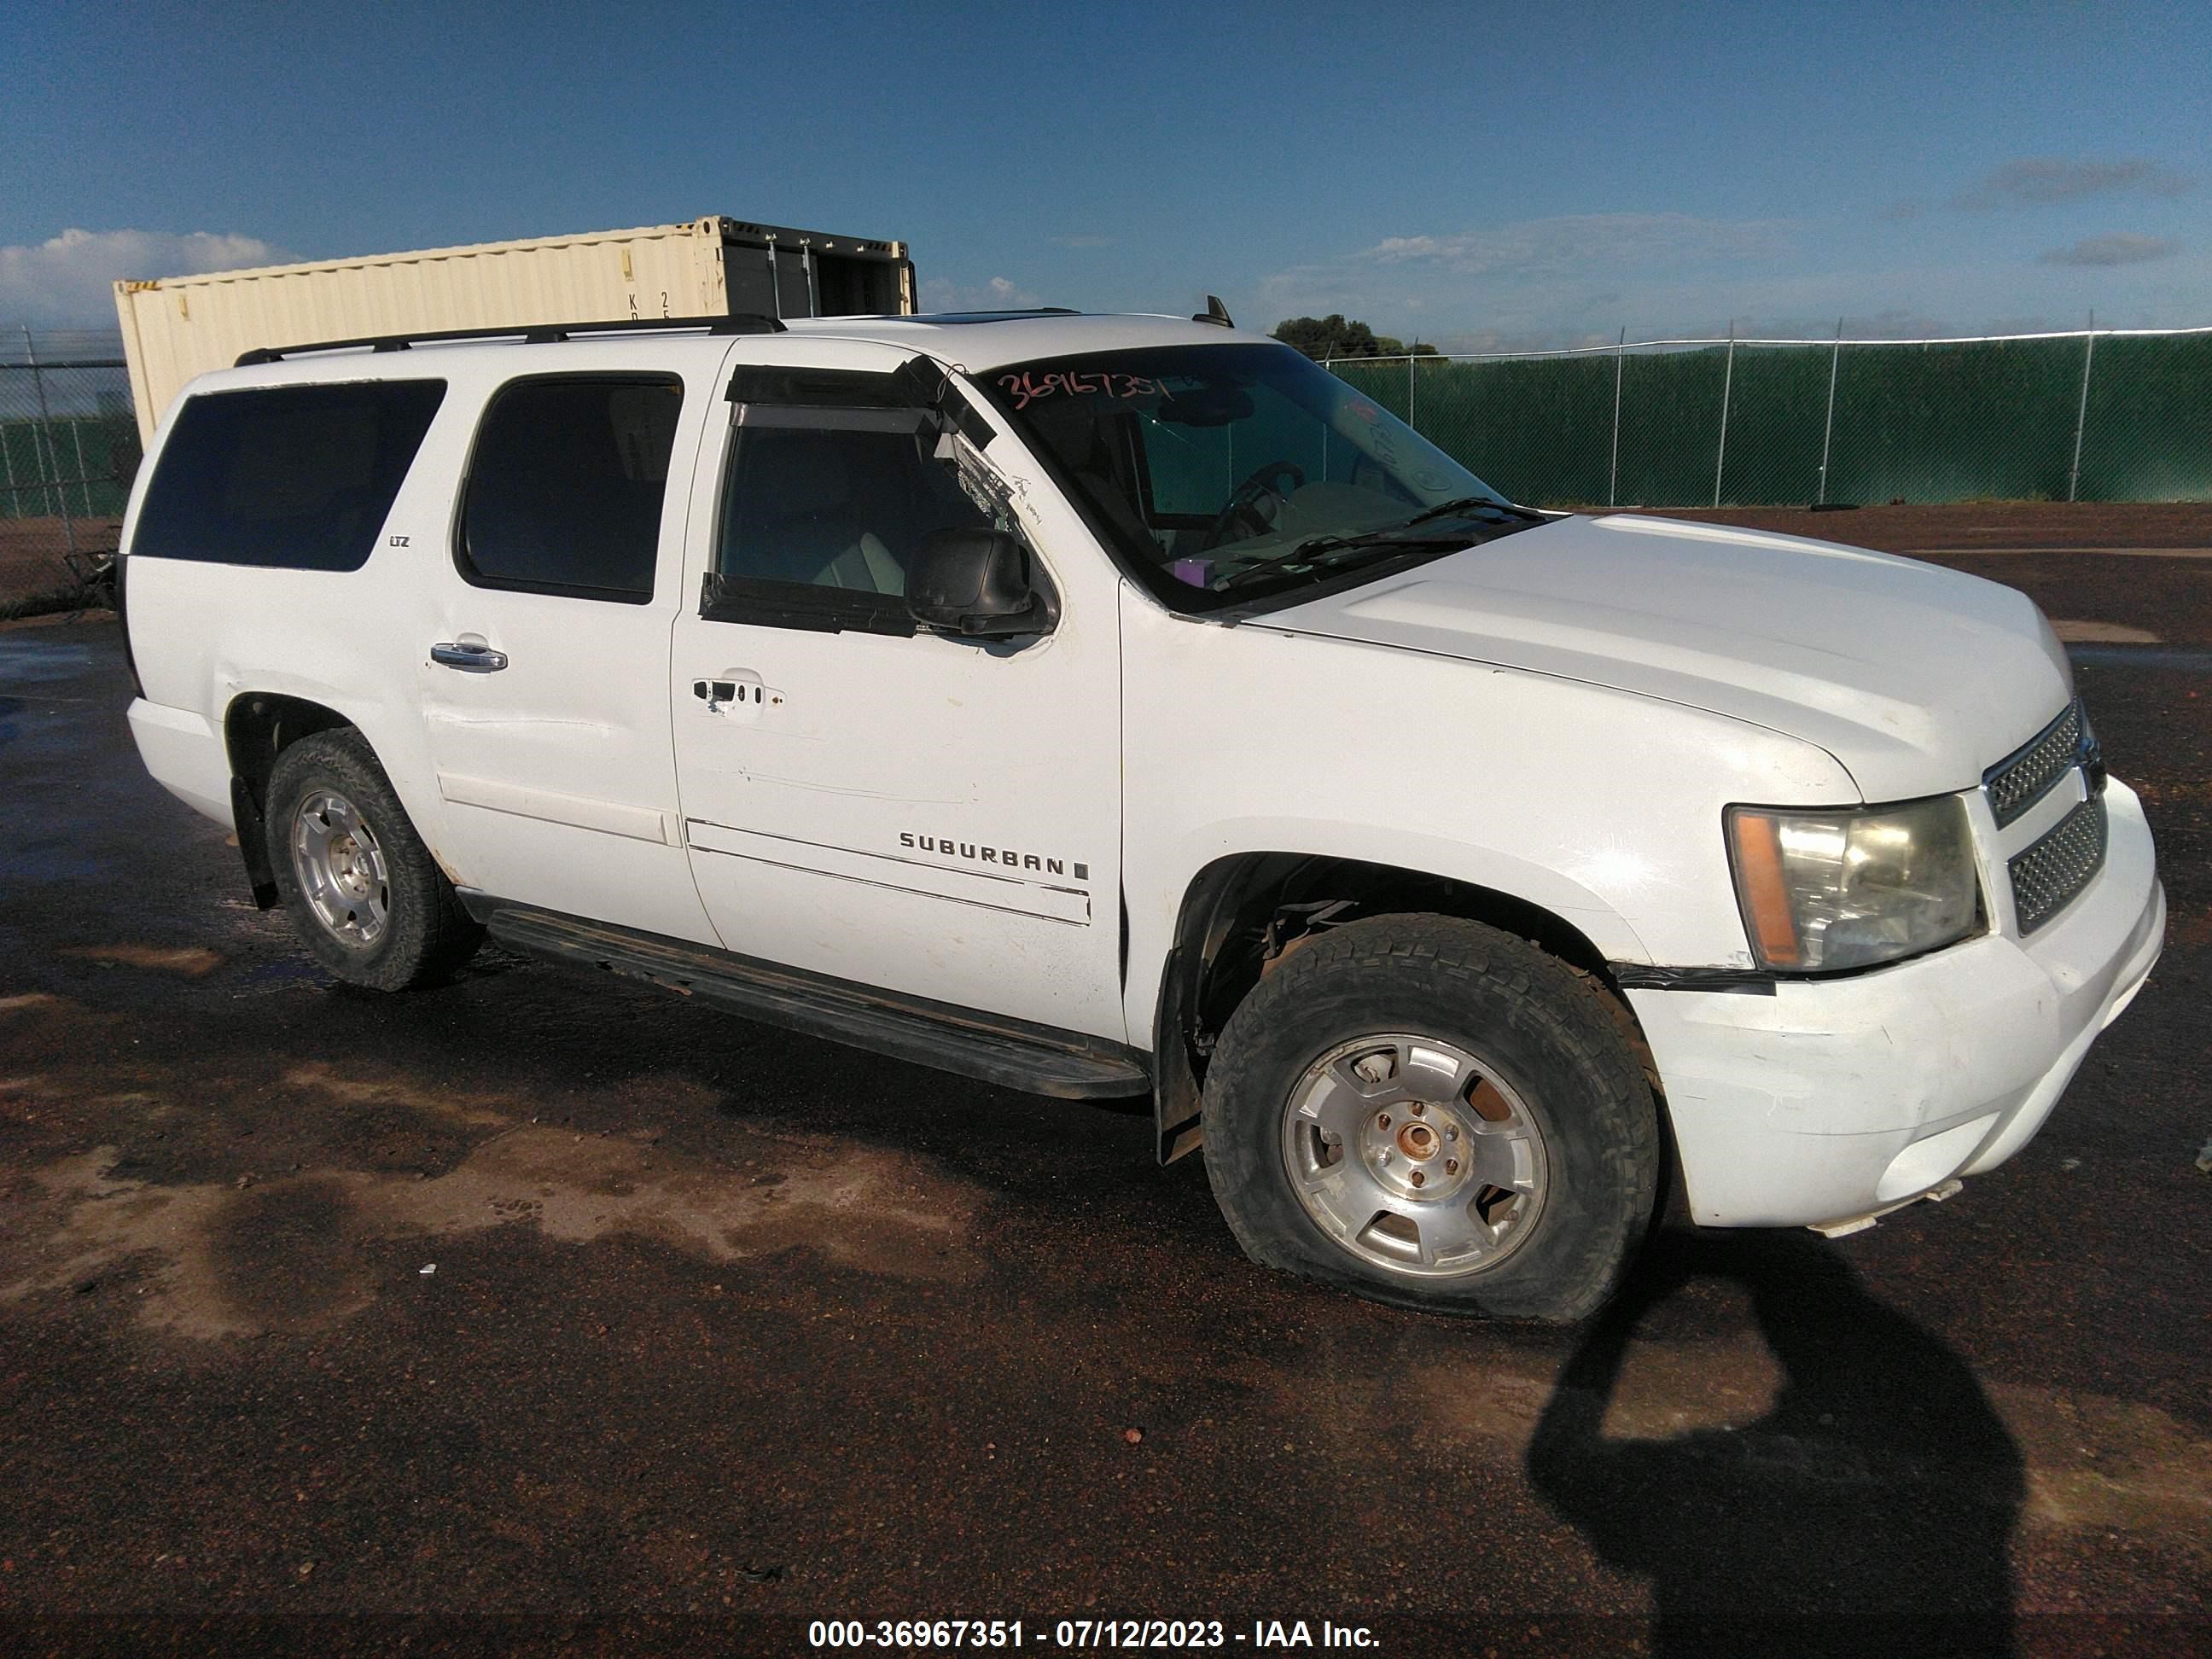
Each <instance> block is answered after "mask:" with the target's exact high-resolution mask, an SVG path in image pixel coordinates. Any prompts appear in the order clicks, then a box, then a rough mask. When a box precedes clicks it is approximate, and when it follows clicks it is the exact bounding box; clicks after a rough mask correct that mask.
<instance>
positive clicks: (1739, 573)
mask: <svg viewBox="0 0 2212 1659" xmlns="http://www.w3.org/2000/svg"><path fill="white" fill-rule="evenodd" d="M1254 625H1256V626H1261V627H1268V628H1280V629H1289V630H1291V632H1294V633H1300V634H1309V635H1322V636H1326V637H1331V638H1337V639H1347V640H1362V641H1368V642H1370V643H1372V644H1376V645H1386V646H1395V647H1400V648H1401V649H1406V650H1414V651H1425V652H1431V653H1437V654H1439V655H1443V656H1450V657H1460V658H1464V659H1467V660H1468V661H1470V662H1481V663H1492V664H1496V665H1500V666H1503V667H1508V668H1516V669H1524V670H1527V671H1530V672H1532V673H1538V674H1550V675H1556V676H1559V677H1560V678H1568V679H1576V680H1583V681H1588V682H1589V683H1591V684H1598V685H1604V686H1610V687H1612V688H1613V689H1615V690H1621V691H1628V692H1633V693H1636V694H1638V695H1639V696H1650V697H1659V698H1663V699H1665V700H1666V701H1668V702H1675V703H1681V704H1685V705H1686V706H1688V707H1690V708H1702V709H1707V710H1710V711H1711V712H1713V713H1715V714H1727V715H1730V716H1733V717H1734V718H1735V719H1738V720H1749V721H1752V722H1753V723H1754V724H1757V725H1759V726H1766V727H1769V728H1770V729H1771V730H1774V731H1777V732H1786V733H1788V734H1789V735H1790V736H1792V737H1796V738H1804V739H1805V740H1806V741H1808V742H1809V743H1814V744H1819V745H1820V747H1821V748H1823V749H1825V750H1827V751H1828V752H1829V753H1830V754H1831V755H1832V756H1834V757H1836V759H1837V760H1838V762H1839V763H1841V764H1842V765H1843V766H1844V769H1846V770H1848V771H1849V772H1850V775H1851V779H1852V781H1854V782H1855V783H1856V784H1857V786H1858V787H1859V789H1860V791H1861V792H1862V793H1863V797H1864V799H1867V800H1869V801H1877V802H1878V801H1890V800H1905V799H1911V798H1912V797H1914V796H1917V795H1930V794H1941V793H1948V792H1950V791H1953V790H1959V789H1967V788H1972V787H1974V786H1975V785H1976V784H1978V782H1979V781H1981V775H1982V773H1983V771H1984V769H1986V768H1988V767H1989V766H1990V765H1991V764H1992V763H1995V762H1996V761H1998V760H2001V759H2002V758H2003V757H2005V756H2007V755H2008V754H2010V753H2011V752H2012V751H2013V750H2015V749H2017V748H2019V747H2020V746H2021V744H2025V743H2027V740H2028V739H2029V738H2032V737H2033V736H2034V735H2035V733H2036V732H2039V730H2041V729H2042V727H2043V726H2045V723H2047V722H2048V721H2049V720H2051V716H2052V715H2054V714H2057V712H2058V710H2059V709H2060V708H2062V707H2063V705H2064V703H2065V702H2066V699H2067V698H2068V696H2070V695H2071V687H2072V676H2071V673H2070V671H2069V669H2068V666H2067V663H2066V654H2065V652H2064V650H2063V648H2062V647H2060V645H2059V643H2058V641H2057V636H2056V635H2053V634H2052V633H2051V627H2050V624H2049V623H2045V621H2044V619H2043V615H2042V613H2041V612H2040V611H2038V610H2037V609H2036V608H2035V605H2033V602H2032V601H2030V600H2029V599H2028V598H2027V595H2026V594H2024V593H2021V592H2017V591H2015V589H2013V588H2009V587H2005V586H2000V585H1999V584H1997V583H1996V582H1990V581H1984V580H1981V579H1980V578H1979V577H1976V576H1965V575H1960V574H1958V573H1957V572H1955V571H1950V570H1945V569H1943V568H1941V567H1940V566H1936V565H1932V564H1923V563H1922V562H1919V561H1917V560H1914V559H1905V558H1898V557H1895V556H1892V555H1890V554H1887V553H1870V552H1868V551H1866V550H1863V549H1861V548H1856V547H1843V546H1838V544H1835V543H1832V542H1819V541H1813V540H1810V539H1808V538H1804V537H1800V536H1779V535H1769V534H1766V533H1764V532H1758V531H1750V530H1733V529H1729V528H1726V527H1724V526H1716V525H1705V524H1696V523H1690V522H1686V521H1683V520H1674V519H1650V518H1641V517H1636V516H1632V515H1628V514H1617V515H1613V516H1611V517H1607V518H1595V519H1593V518H1570V519H1560V520H1555V521H1553V522H1552V523H1550V524H1547V525H1541V526H1537V527H1535V528H1534V529H1529V530H1524V531H1521V532H1517V533H1516V534H1513V535H1510V536H1504V537H1501V538H1498V540H1496V541H1492V542H1488V543H1485V544H1482V545H1480V546H1478V547H1471V548H1468V550H1465V551H1464V552H1460V553H1454V554H1451V555H1449V556H1446V557H1444V558H1442V559H1438V560H1435V561H1433V562H1430V563H1428V564H1425V565H1422V566H1420V567H1419V568H1416V569H1413V570H1411V571H1408V572H1407V573H1406V574H1404V575H1402V576H1398V577H1395V578H1392V579H1390V580H1386V581H1383V582H1377V583H1375V584H1372V585H1370V586H1364V587H1355V588H1353V589H1352V590H1350V591H1349V592H1342V593H1338V594H1335V595H1333V596H1332V597H1329V598H1328V599H1315V600H1312V601H1310V602H1308V603H1306V604H1304V605H1296V606H1293V607H1291V608H1289V609H1286V610H1283V611H1275V612H1273V613H1272V614H1270V615H1268V616H1266V617H1260V618H1255V623H1254Z"/></svg>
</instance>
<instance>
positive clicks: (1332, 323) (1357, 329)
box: [1274, 311, 1437, 362]
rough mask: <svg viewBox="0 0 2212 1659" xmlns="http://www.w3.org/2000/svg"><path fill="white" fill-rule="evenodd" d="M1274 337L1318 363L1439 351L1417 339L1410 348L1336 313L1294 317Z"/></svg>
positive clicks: (1435, 352) (1430, 353) (1280, 325)
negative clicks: (1329, 360)
mask: <svg viewBox="0 0 2212 1659" xmlns="http://www.w3.org/2000/svg"><path fill="white" fill-rule="evenodd" d="M1274 337H1275V338H1276V339H1278V340H1280V341H1281V342H1282V343H1284V344H1285V345H1287V346H1292V347H1295V348H1296V349H1298V350H1300V351H1303V352H1304V353H1305V355H1306V356H1309V357H1311V358H1312V359H1313V360H1314V361H1315V362H1322V361H1324V360H1326V359H1328V358H1331V357H1403V356H1408V355H1411V356H1415V357H1433V356H1436V355H1437V349H1436V348H1435V347H1434V346H1432V345H1423V344H1422V343H1420V342H1419V341H1418V340H1416V341H1415V342H1414V343H1413V344H1412V345H1411V346H1410V347H1409V346H1407V344H1406V343H1405V342H1404V341H1402V340H1396V339H1393V338H1392V337H1390V336H1389V335H1388V334H1377V333H1376V331H1374V330H1373V329H1371V328H1370V327H1368V325H1366V324H1364V323H1362V322H1358V321H1349V322H1348V321H1346V319H1345V317H1344V313H1341V312H1336V311H1333V312H1331V313H1329V314H1328V316H1326V317H1291V318H1289V319H1285V321H1283V322H1279V323H1278V324H1276V325H1275V333H1274Z"/></svg>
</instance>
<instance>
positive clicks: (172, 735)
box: [131, 697, 237, 829]
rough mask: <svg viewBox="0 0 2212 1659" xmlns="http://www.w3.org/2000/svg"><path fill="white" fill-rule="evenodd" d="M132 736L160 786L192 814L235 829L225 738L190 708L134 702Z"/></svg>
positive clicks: (142, 700)
mask: <svg viewBox="0 0 2212 1659" xmlns="http://www.w3.org/2000/svg"><path fill="white" fill-rule="evenodd" d="M131 740H132V741H133V742H135V743H136V744H137V745H138V758H139V759H140V760H142V761H143V762H144V763H146V770H147V771H148V772H149V774H151V775H152V776H153V779H154V781H155V782H156V783H158V784H160V785H161V787H162V788H164V789H166V790H167V791H168V792H169V793H171V794H173V795H174V796H175V797H176V798H177V799H179V800H180V801H182V802H184V804H185V805H187V806H189V807H191V809H192V810H193V811H197V812H204V813H206V814H207V815H208V817H211V818H213V819H214V820H215V821H216V823H220V824H222V825H223V826H224V827H225V828H226V829H235V828H236V827H237V825H236V823H234V821H233V818H232V815H231V807H230V755H229V753H228V750H225V748H224V747H223V741H222V733H221V732H217V731H216V729H215V728H214V727H213V726H210V725H209V724H208V722H207V720H205V718H204V717H203V716H201V715H198V714H194V713H192V711H191V709H189V708H170V707H168V705H167V704H166V703H158V702H147V701H146V699H145V698H143V697H140V698H137V699H136V700H135V701H134V702H132V703H131Z"/></svg>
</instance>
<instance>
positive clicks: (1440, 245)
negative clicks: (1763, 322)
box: [1256, 213, 1797, 349]
mask: <svg viewBox="0 0 2212 1659" xmlns="http://www.w3.org/2000/svg"><path fill="white" fill-rule="evenodd" d="M1796 229H1797V227H1796V225H1795V224H1794V223H1793V222H1790V221H1786V220H1771V219H1703V218H1699V217H1697V216H1693V215H1690V214H1684V213H1594V214H1573V215H1565V216H1559V217H1554V218H1548V219H1525V220H1520V221H1516V222H1512V223H1510V224H1502V225H1497V226H1493V227H1492V228H1488V229H1484V230H1474V231H1463V232H1458V233H1452V234H1418V235H1408V236H1393V237H1389V238H1388V239H1386V240H1383V241H1381V242H1377V243H1376V244H1375V245H1374V246H1371V247H1368V248H1365V249H1363V250H1361V251H1360V252H1357V253H1352V254H1349V255H1346V256H1344V257H1342V258H1335V259H1331V260H1327V261H1324V262H1322V263H1319V264H1308V265H1299V266H1296V267H1294V268H1293V269H1291V270H1285V271H1280V272H1278V273H1276V274H1275V275H1273V276H1268V277H1267V278H1265V279H1263V280H1262V281H1261V283H1260V286H1259V292H1258V296H1257V298H1258V306H1257V307H1256V308H1257V309H1259V310H1261V311H1263V312H1265V313H1267V321H1268V322H1269V323H1272V322H1273V321H1274V320H1275V319H1278V318H1284V317H1292V316H1298V315H1302V314H1303V315H1311V316H1325V315H1327V314H1328V313H1330V312H1342V313H1345V314H1346V316H1352V317H1358V318H1360V319H1362V320H1364V321H1365V322H1367V323H1369V324H1370V325H1373V326H1374V327H1375V328H1376V330H1377V331H1381V332H1384V333H1389V334H1395V335H1397V336H1399V337H1401V338H1405V337H1410V336H1415V335H1418V337H1419V338H1421V339H1423V340H1427V341H1431V342H1449V343H1459V342H1462V341H1465V342H1474V341H1477V340H1480V341H1482V342H1483V343H1490V342H1491V341H1493V340H1495V341H1500V342H1504V341H1510V342H1511V343H1512V345H1511V347H1510V348H1509V349H1522V343H1523V342H1530V341H1534V340H1539V339H1541V340H1543V341H1545V342H1547V343H1550V342H1553V341H1555V340H1556V341H1561V342H1563V343H1564V342H1573V343H1580V342H1582V341H1583V339H1584V338H1585V337H1590V338H1600V337H1611V336H1612V335H1613V331H1614V329H1615V327H1616V326H1617V325H1618V324H1619V323H1620V321H1622V320H1623V319H1622V317H1621V314H1620V305H1621V297H1622V295H1623V294H1624V293H1625V292H1626V293H1639V294H1640V293H1644V292H1646V291H1648V290H1650V289H1651V288H1652V286H1653V285H1654V284H1655V283H1656V282H1658V281H1660V280H1661V279H1662V278H1663V277H1667V276H1674V277H1675V278H1678V279H1694V285H1695V286H1697V287H1699V288H1700V289H1710V288H1711V287H1714V286H1716V285H1717V284H1720V283H1724V282H1726V281H1728V280H1730V279H1734V278H1735V277H1738V276H1740V275H1741V274H1742V272H1743V270H1744V269H1745V267H1747V266H1750V267H1753V268H1758V269H1764V268H1765V266H1766V264H1767V263H1768V262H1769V261H1771V260H1772V259H1774V258H1778V257H1780V256H1782V255H1784V254H1786V253H1788V252H1790V247H1791V243H1792V240H1793V239H1794V237H1795V234H1796ZM1477 319H1480V323H1479V324H1477ZM1462 322H1464V323H1466V324H1477V328H1476V331H1475V332H1472V333H1463V332H1456V331H1454V330H1453V325H1455V324H1459V323H1462Z"/></svg>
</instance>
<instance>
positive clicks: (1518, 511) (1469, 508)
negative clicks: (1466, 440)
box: [1399, 495, 1544, 530]
mask: <svg viewBox="0 0 2212 1659" xmlns="http://www.w3.org/2000/svg"><path fill="white" fill-rule="evenodd" d="M1478 507H1483V508H1487V509H1488V510H1489V511H1491V512H1492V513H1512V514H1513V515H1514V516H1515V517H1516V518H1521V519H1528V520H1540V519H1541V518H1542V517H1543V516H1544V515H1543V514H1542V513H1539V512H1537V511H1536V509H1535V508H1534V507H1516V506H1515V505H1514V504H1513V503H1512V502H1511V501H1499V500H1498V497H1497V496H1495V495H1462V496H1460V497H1458V498H1457V499H1456V500H1455V501H1438V502H1437V504H1436V505H1435V506H1434V507H1423V508H1422V509H1421V510H1420V511H1419V512H1418V513H1415V514H1413V517H1412V518H1410V519H1407V520H1405V521H1404V523H1402V524H1401V525H1400V526H1399V528H1400V529H1401V530H1410V529H1412V528H1413V526H1415V525H1417V524H1426V523H1427V522H1428V521H1429V520H1431V519H1442V518H1445V517H1448V516H1449V515H1450V514H1452V513H1473V512H1474V510H1475V509H1476V508H1478Z"/></svg>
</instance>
